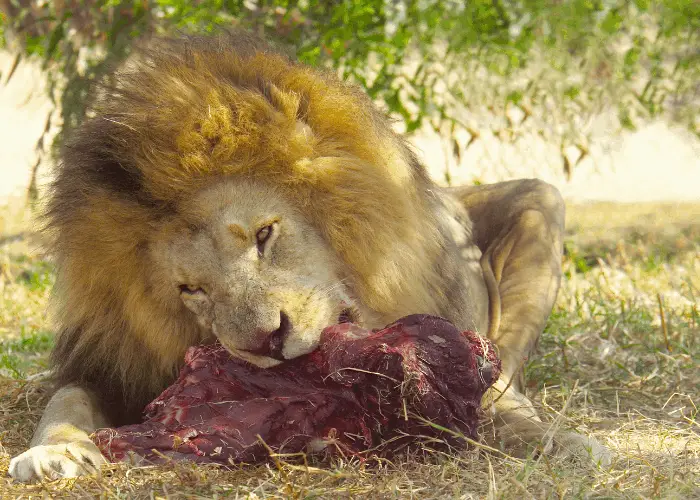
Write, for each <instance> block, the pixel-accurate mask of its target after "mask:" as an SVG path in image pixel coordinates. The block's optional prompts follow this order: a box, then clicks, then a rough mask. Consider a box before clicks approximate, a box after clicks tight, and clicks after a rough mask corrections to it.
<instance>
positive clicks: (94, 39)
mask: <svg viewBox="0 0 700 500" xmlns="http://www.w3.org/2000/svg"><path fill="white" fill-rule="evenodd" d="M0 11H4V16H3V17H2V19H1V20H0V29H2V32H0V44H2V43H4V44H5V45H6V46H8V47H9V48H11V49H13V50H16V51H17V53H18V57H27V56H33V57H37V58H40V59H41V60H42V61H43V64H44V67H45V68H47V69H50V70H51V71H49V72H47V78H48V80H49V84H50V85H49V92H50V94H51V96H52V97H53V98H54V99H55V103H56V108H57V111H58V113H59V114H60V120H59V122H60V123H61V124H62V125H61V127H62V132H63V134H69V133H70V131H71V130H72V129H73V128H74V127H75V126H76V125H77V124H78V123H80V121H81V119H82V118H83V116H84V114H85V112H86V106H87V96H88V95H89V93H90V91H91V90H92V88H93V87H94V85H95V82H97V81H99V80H101V79H102V78H103V77H104V76H105V74H106V72H107V71H108V70H109V69H110V68H111V67H112V66H113V64H114V63H117V62H119V61H121V60H123V58H124V57H125V56H126V55H127V54H128V53H129V51H130V50H131V49H132V47H133V45H134V43H136V41H137V40H139V39H143V38H146V37H148V36H151V35H153V34H163V33H173V32H175V31H180V32H199V33H201V32H208V31H214V30H215V29H218V28H243V29H249V30H252V31H254V32H256V33H260V34H262V35H264V36H265V37H267V38H269V39H271V40H273V41H275V42H277V43H278V44H279V45H281V46H282V47H285V48H287V49H288V50H289V51H290V52H292V53H294V54H295V55H296V56H297V57H298V58H299V59H301V60H302V61H304V62H307V63H309V64H312V65H316V66H324V67H328V68H333V69H335V70H336V71H337V72H338V73H339V74H340V75H341V76H342V77H343V78H345V79H349V80H354V81H356V82H358V83H359V84H360V85H362V86H363V87H364V88H365V90H366V91H367V92H368V93H369V94H370V95H371V96H372V97H373V98H375V99H376V101H377V102H379V103H380V104H381V105H383V106H385V107H386V108H387V111H388V112H389V113H391V114H392V115H394V116H395V117H396V118H398V119H399V120H400V121H401V122H402V123H403V126H404V129H405V130H406V131H408V132H412V131H414V130H416V129H418V128H419V127H421V126H423V125H427V126H432V127H434V128H435V129H436V130H439V131H442V132H443V133H453V132H454V131H455V130H456V129H462V130H466V131H467V132H468V133H469V134H470V136H471V137H472V138H473V139H474V138H477V137H478V135H479V130H478V129H479V127H480V126H481V124H480V123H477V124H476V128H475V124H474V123H468V122H465V121H464V115H465V113H464V112H465V110H466V111H467V112H468V114H469V115H478V113H479V112H480V111H481V110H482V108H484V107H486V108H488V110H489V111H490V112H491V113H493V114H495V115H496V116H497V117H498V118H499V119H501V120H502V121H503V122H504V123H503V124H501V125H499V126H498V130H495V131H494V132H495V133H497V134H498V136H499V137H502V138H503V140H510V139H512V138H513V136H514V135H516V136H517V134H518V133H520V129H521V128H522V125H523V124H525V122H527V124H528V126H530V127H531V128H532V129H533V130H536V131H538V132H539V133H541V134H543V135H552V138H553V139H554V140H556V141H560V142H562V146H563V147H566V146H575V147H577V148H578V149H579V150H580V152H581V155H582V156H585V155H586V154H587V146H586V141H585V138H586V130H585V129H586V127H585V125H584V124H585V123H586V120H587V118H588V117H589V116H592V115H594V114H595V113H597V112H599V111H600V110H602V109H606V108H609V107H613V108H615V107H616V108H618V116H619V125H620V126H622V127H634V126H635V125H636V124H637V123H638V122H639V121H640V120H644V119H647V118H650V117H655V116H659V115H662V114H663V115H664V116H665V117H667V118H668V119H670V120H675V121H677V122H679V123H682V124H683V125H685V126H686V127H688V128H689V129H690V130H692V131H694V132H695V133H696V134H697V133H700V130H699V129H698V127H699V126H700V123H699V122H698V121H697V116H698V104H699V103H698V101H697V92H696V84H697V81H698V79H699V78H700V64H698V63H699V62H700V55H699V53H698V51H697V46H698V43H700V3H698V2H697V1H695V0H634V1H630V0H564V1H561V2H550V1H545V0H520V1H517V2H514V1H491V0H488V1H486V0H478V1H470V2H462V1H456V0H427V1H426V0H403V1H395V2H394V1H386V0H364V1H361V2H359V1H354V0H343V1H329V0H324V1H320V2H311V1H308V0H301V1H297V0H264V1H263V0H257V1H256V0H199V1H197V2H191V1H188V0H154V1H148V2H142V1H134V0H73V1H61V2H58V1H57V2H33V1H32V2H30V1H29V0H11V1H10V0H4V1H0ZM18 60H19V59H18ZM9 73H10V74H9V75H7V77H8V78H9V76H11V73H12V70H10V71H9ZM514 110H515V115H517V116H516V117H515V118H514V115H513V111H514ZM56 118H57V117H53V120H54V121H56ZM555 131H556V132H555ZM63 134H59V135H58V137H57V142H56V143H57V144H58V143H60V141H61V139H62V135H63ZM471 142H472V140H471V139H470V141H469V143H471ZM465 147H468V143H467V144H455V149H456V151H457V153H459V148H465ZM565 168H570V167H568V166H565Z"/></svg>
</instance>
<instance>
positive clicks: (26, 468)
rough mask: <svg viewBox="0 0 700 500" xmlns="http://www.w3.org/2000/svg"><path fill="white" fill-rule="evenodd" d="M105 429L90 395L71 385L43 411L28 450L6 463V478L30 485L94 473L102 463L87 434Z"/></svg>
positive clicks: (93, 397)
mask: <svg viewBox="0 0 700 500" xmlns="http://www.w3.org/2000/svg"><path fill="white" fill-rule="evenodd" d="M107 425H108V423H107V420H106V419H105V417H104V416H103V414H102V412H101V411H100V409H99V406H98V403H97V399H96V397H95V395H94V394H92V393H91V392H89V391H87V390H86V389H83V388H82V387H79V386H74V385H73V386H66V387H63V388H61V389H59V390H58V391H57V392H56V394H54V396H53V397H52V398H51V400H50V401H49V404H48V405H47V406H46V409H45V410H44V415H43V416H42V418H41V421H40V422H39V426H38V427H37V430H36V431H35V433H34V437H33V438H32V441H31V444H30V446H31V447H30V448H29V449H28V450H27V451H25V452H24V453H22V454H21V455H18V456H16V457H15V458H13V459H12V460H11V461H10V468H9V473H10V475H11V476H12V477H13V478H14V479H15V480H17V481H22V482H30V481H35V480H42V479H56V478H59V477H75V476H80V475H83V474H90V473H93V472H96V471H97V470H98V469H99V466H100V464H102V463H104V462H105V459H104V458H103V456H102V454H101V453H100V450H99V449H98V448H97V446H95V444H94V443H93V442H92V440H91V439H90V433H92V432H93V431H95V430H96V429H98V428H100V427H106V426H107Z"/></svg>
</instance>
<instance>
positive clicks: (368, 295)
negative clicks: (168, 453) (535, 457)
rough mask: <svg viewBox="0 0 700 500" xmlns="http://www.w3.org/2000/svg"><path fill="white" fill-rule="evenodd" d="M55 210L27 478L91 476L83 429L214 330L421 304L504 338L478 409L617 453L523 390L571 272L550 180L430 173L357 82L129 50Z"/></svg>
mask: <svg viewBox="0 0 700 500" xmlns="http://www.w3.org/2000/svg"><path fill="white" fill-rule="evenodd" d="M46 215H47V230H48V233H49V235H50V236H51V238H52V239H51V244H50V250H51V251H52V253H53V255H54V257H55V261H56V267H57V281H56V288H55V301H56V304H55V305H56V309H57V319H58V323H59V324H58V330H59V333H58V337H57V341H56V347H55V349H54V351H53V354H52V362H53V369H54V376H55V380H56V381H57V383H58V384H59V386H60V389H59V390H58V391H57V392H56V393H55V395H54V396H53V397H52V398H51V400H50V401H49V403H48V406H47V408H46V411H45V413H44V416H43V418H42V419H41V422H40V423H39V427H38V429H37V431H36V434H35V436H34V438H33V440H32V443H31V446H32V447H31V448H30V449H29V450H28V451H26V452H24V453H22V454H21V455H19V456H17V457H15V458H14V459H13V460H12V462H11V464H10V474H11V475H12V476H13V477H14V478H16V479H18V480H20V481H30V480H33V479H41V478H43V477H55V476H75V475H80V474H83V473H86V472H91V471H94V470H95V468H96V467H97V466H98V465H99V464H100V463H101V462H102V461H103V458H102V456H101V455H100V453H99V451H98V450H97V448H96V447H95V446H94V445H93V444H92V442H91V441H90V438H89V434H90V433H91V432H93V431H94V430H95V429H96V428H99V427H103V426H108V425H121V424H126V423H134V422H136V421H138V420H139V418H140V412H141V410H142V408H143V407H144V405H145V404H146V403H148V402H149V401H150V400H151V399H152V398H153V397H155V396H156V395H157V394H159V393H160V392H161V391H162V390H163V389H164V388H165V387H166V386H167V385H169V384H170V383H171V382H172V381H173V380H174V378H175V375H176V373H177V370H178V368H179V366H180V365H181V363H182V360H183V355H184V352H185V350H186V349H187V347H188V346H191V345H194V344H198V343H202V342H211V341H213V340H214V339H216V338H218V339H219V341H220V342H221V343H222V344H223V345H224V346H226V347H227V348H228V349H229V350H230V351H231V352H232V353H234V354H236V355H238V356H240V357H242V358H244V359H246V360H249V361H251V362H253V363H256V364H258V365H262V366H272V365H274V364H277V363H279V362H280V361H281V360H284V359H290V358H294V357H296V356H299V355H302V354H305V353H308V352H310V351H312V350H313V349H314V347H315V346H316V344H317V342H318V339H319V334H320V332H321V330H322V329H323V328H324V327H325V326H327V325H329V324H333V323H336V322H337V321H338V320H339V318H342V319H350V320H352V321H355V322H358V323H360V324H362V325H365V326H367V327H371V328H375V327H381V326H384V325H386V324H388V323H390V322H392V321H394V320H396V319H397V318H399V317H401V316H405V315H409V314H413V313H429V314H434V315H439V316H443V317H445V318H447V319H449V320H450V321H452V322H453V323H455V324H456V325H457V326H458V327H459V328H461V329H472V330H476V331H479V332H483V333H485V334H487V335H488V336H489V338H491V339H493V340H494V341H495V343H496V344H497V345H498V347H499V349H500V355H501V358H502V360H503V374H502V378H501V380H499V382H498V383H497V384H496V386H495V387H494V388H493V390H492V391H491V393H490V394H489V395H487V397H486V400H485V401H484V405H485V407H489V408H491V409H492V410H493V415H494V419H495V422H496V425H497V427H498V429H499V435H500V436H501V439H502V440H505V441H506V442H507V444H513V443H514V442H515V441H516V439H517V440H520V439H523V440H524V441H525V442H527V443H534V444H537V443H543V444H551V443H552V441H553V442H554V444H555V446H556V445H559V446H558V448H567V449H569V450H571V451H584V450H588V451H589V452H591V453H592V455H593V458H595V459H603V460H605V459H606V458H607V452H606V450H605V448H603V447H602V446H600V445H599V444H598V443H597V442H596V441H595V440H592V439H588V438H585V437H583V436H580V435H578V434H574V433H571V432H558V433H556V434H554V439H552V437H551V436H550V435H549V434H548V430H549V429H548V427H547V426H545V425H544V424H543V423H542V422H541V421H540V419H539V418H538V417H537V415H536V413H535V411H534V409H533V406H532V404H531V403H530V401H529V400H528V399H527V398H526V397H525V396H523V395H522V392H521V391H522V389H523V387H522V382H521V374H522V366H523V363H524V361H525V360H526V359H527V356H528V355H529V354H530V352H531V351H532V349H533V348H534V347H535V345H536V343H537V340H538V337H539V336H540V333H541V332H542V329H543V327H544V324H545V321H546V319H547V316H548V315H549V313H550V311H551V308H552V305H553V302H554V299H555V296H556V293H557V289H558V287H559V282H560V276H561V270H560V259H561V251H562V231H563V225H564V203H563V202H562V199H561V197H560V195H559V193H558V192H557V191H556V190H555V189H554V188H553V187H551V186H549V185H548V184H545V183H543V182H540V181H537V180H523V181H513V182H504V183H500V184H494V185H488V186H479V187H465V188H459V189H443V188H440V187H438V186H437V185H435V184H434V183H433V182H431V180H430V179H429V177H428V175H427V174H426V172H425V170H424V168H423V166H422V165H421V164H420V162H419V160H418V159H417V158H416V156H415V154H414V153H413V152H412V151H411V149H410V148H409V147H408V146H407V144H406V143H405V142H404V140H403V139H401V138H400V137H399V136H397V135H396V134H395V133H393V132H392V130H391V128H390V125H389V122H388V120H387V119H386V118H385V117H384V116H383V115H382V114H381V113H380V112H379V111H378V110H377V109H375V107H374V106H373V104H372V102H371V101H370V100H369V99H368V97H367V96H365V95H364V94H363V93H362V92H361V91H360V90H359V89H358V88H356V87H354V86H351V85H347V84H345V83H342V82H340V81H338V79H336V78H335V77H334V76H332V75H329V74H325V73H321V72H319V71H318V70H315V69H311V68H308V67H305V66H303V65H300V64H298V63H295V62H293V61H290V60H289V59H288V58H286V57H285V56H283V55H281V54H279V53H277V52H275V51H273V50H272V49H270V48H269V47H268V46H267V45H265V44H264V43H262V42H260V41H258V40H257V39H254V38H252V37H250V36H248V35H244V34H224V35H218V36H217V37H180V38H177V39H159V40H156V41H153V42H151V43H149V44H148V45H147V46H145V47H143V48H142V49H141V50H139V51H138V52H137V53H136V55H135V56H134V57H132V58H131V60H130V61H129V63H128V64H126V65H124V67H123V68H122V69H121V70H119V71H117V72H116V73H115V75H113V77H112V78H111V79H109V84H107V85H105V86H104V88H103V89H102V90H101V93H100V94H99V95H98V96H97V99H96V101H95V103H94V105H93V106H92V110H91V116H90V118H89V119H87V120H86V121H85V122H84V123H83V125H82V127H81V128H80V130H79V131H78V132H77V133H76V134H75V136H74V137H73V138H72V140H71V141H70V143H69V144H67V145H66V147H65V148H64V151H63V154H62V161H61V162H60V166H59V167H58V170H57V175H56V179H55V182H54V184H53V186H52V190H51V193H50V196H49V202H48V209H47V213H46Z"/></svg>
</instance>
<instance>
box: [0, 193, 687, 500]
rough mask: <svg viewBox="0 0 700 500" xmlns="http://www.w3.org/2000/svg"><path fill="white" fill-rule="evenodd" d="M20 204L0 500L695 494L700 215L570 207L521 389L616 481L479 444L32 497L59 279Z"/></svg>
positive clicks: (6, 254) (8, 298)
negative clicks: (599, 446) (16, 465)
mask: <svg viewBox="0 0 700 500" xmlns="http://www.w3.org/2000/svg"><path fill="white" fill-rule="evenodd" d="M17 206H18V205H17V204H14V205H13V207H14V208H13V209H12V210H10V209H4V210H3V211H1V212H0V498H20V497H30V496H34V497H38V496H54V497H61V496H98V495H99V496H102V497H105V498H127V497H128V498H154V497H178V498H180V497H187V498H193V497H195V498H202V497H204V498H209V497H214V496H217V497H222V496H232V497H246V498H261V497H284V498H289V497H292V498H307V497H322V498H339V497H361V498H398V497H401V498H404V497H406V498H421V499H423V498H518V499H520V498H679V499H680V498H684V499H685V498H692V497H695V498H700V435H699V433H698V431H699V427H698V420H697V419H698V409H697V406H696V405H697V404H698V403H699V401H700V390H699V388H700V370H698V369H697V366H698V363H699V362H700V335H698V333H700V312H699V311H698V297H700V258H699V257H700V204H681V205H659V204H653V205H651V204H635V205H615V204H593V205H576V206H569V207H568V214H567V225H568V231H567V238H566V250H567V251H566V255H565V257H564V260H563V266H564V270H565V279H564V282H563V285H562V290H561V292H560V295H559V298H558V301H557V304H556V307H555V310H554V312H553V314H552V316H551V318H550V321H549V323H548V325H547V329H546V332H545V334H544V335H543V337H542V340H541V342H540V345H539V347H538V354H537V356H534V357H533V358H532V361H531V363H530V364H529V366H528V367H527V380H528V391H529V394H530V396H531V397H532V398H533V399H534V400H535V401H537V403H538V404H539V405H541V407H542V409H543V413H544V414H545V415H546V416H547V418H548V419H549V420H551V421H552V423H553V425H556V426H558V425H566V426H570V427H573V428H575V429H578V430H579V431H580V432H584V433H587V434H592V435H595V436H596V437H597V438H598V439H600V440H601V441H602V442H603V443H605V444H606V445H608V446H609V447H611V448H612V449H613V450H614V451H615V452H616V453H617V458H616V460H615V463H614V464H613V466H612V468H611V469H601V468H597V467H595V466H591V465H589V464H586V463H580V462H575V461H572V460H567V459H560V458H552V457H546V456H540V457H539V458H530V459H516V458H512V457H510V456H508V455H505V454H502V453H495V452H490V451H485V450H483V449H479V448H476V449H472V450H470V451H463V452H455V453H453V454H441V453H436V452H431V451H430V450H427V451H426V453H425V454H424V455H423V456H421V457H406V458H402V459H399V460H395V461H393V462H391V463H390V462H383V463H380V464H379V465H377V464H375V465H374V466H369V465H362V464H359V463H357V462H355V461H353V460H338V461H337V462H336V463H334V464H330V465H328V464H325V465H324V464H317V463H310V464H309V465H303V462H300V460H298V459H296V460H292V459H290V458H288V457H277V458H276V459H275V460H274V461H272V463H271V464H270V465H267V466H258V467H252V466H251V467H248V466H245V467H243V466H242V467H240V468H239V469H236V470H233V471H222V470H216V469H213V468H204V467H194V466H190V465H172V466H167V467H158V468H149V467H141V468H133V469H131V470H128V469H127V468H126V467H124V466H110V467H109V468H108V469H106V470H104V471H103V473H102V476H101V477H89V478H81V479H78V480H75V479H69V480H61V481H56V482H52V483H46V484H39V485H28V486H26V485H16V484H13V483H12V482H11V481H10V479H9V478H7V477H6V472H7V466H8V463H9V460H10V457H11V456H14V455H15V454H17V453H18V452H21V451H23V450H24V449H25V448H26V447H27V444H28V443H29V439H30V437H31V433H32V431H33V428H34V426H35V424H36V422H37V421H38V419H39V416H40V415H41V411H42V408H43V405H44V404H45V403H46V387H45V385H44V382H42V380H41V378H37V377H34V378H33V377H32V375H35V374H38V373H41V372H42V371H44V370H45V369H46V366H47V365H46V359H47V353H48V351H49V349H50V348H51V345H52V342H53V337H52V330H51V323H50V319H49V318H48V317H47V302H48V298H49V295H50V290H51V285H52V282H53V272H52V266H51V264H50V260H49V259H48V258H47V257H45V256H42V255H41V253H40V252H38V251H36V250H33V249H32V248H33V244H34V240H33V238H32V236H31V232H29V234H27V235H24V236H22V237H19V238H9V237H10V236H11V235H17V234H19V233H20V232H22V231H30V230H31V228H30V227H29V226H28V225H27V220H28V219H27V217H26V215H25V213H24V212H23V211H22V210H20V209H18V208H17Z"/></svg>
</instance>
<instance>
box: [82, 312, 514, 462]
mask: <svg viewBox="0 0 700 500" xmlns="http://www.w3.org/2000/svg"><path fill="white" fill-rule="evenodd" d="M499 373H500V360H499V359H498V357H497V354H496V352H495V350H494V347H493V345H492V344H491V343H490V342H489V341H488V340H486V339H484V338H482V337H480V336H479V335H478V334H476V333H474V332H460V331H459V330H457V329H456V328H455V327H454V325H452V324H451V323H449V322H448V321H446V320H444V319H441V318H438V317H434V316H426V315H413V316H408V317H405V318H403V319H401V320H399V321H397V322H395V323H393V324H391V325H389V326H387V327H386V328H385V329H383V330H381V331H376V332H371V331H368V330H364V329H362V328H360V327H358V326H357V325H354V324H351V323H342V324H338V325H333V326H330V327H328V328H326V329H325V330H324V331H323V334H322V337H321V343H320V345H319V347H318V349H317V350H316V351H314V352H312V353H310V354H308V355H306V356H303V357H300V358H297V359H293V360H290V361H286V362H284V363H282V364H281V365H279V366H277V367H274V368H267V369H262V368H257V367H255V366H253V365H251V364H249V363H246V362H245V361H242V360H239V359H236V358H232V357H231V356H230V354H229V353H228V352H227V351H226V350H225V349H224V348H223V347H221V346H219V345H215V346H208V347H192V348H190V349H189V350H188V351H187V354H186V357H185V366H184V367H183V368H182V370H181V372H180V376H179V378H178V379H177V381H176V382H175V383H174V384H173V385H172V386H170V387H168V388H167V389H166V390H165V391H164V392H163V393H162V394H161V395H160V396H159V397H158V398H156V399H155V400H154V401H153V402H151V403H150V404H149V405H148V406H147V407H146V410H145V421H144V422H143V423H141V424H136V425H127V426H124V427H119V428H116V429H101V430H99V431H97V432H96V433H95V434H94V435H93V439H94V441H95V443H96V444H97V446H98V447H99V448H100V449H101V450H102V453H103V454H104V456H105V457H106V458H107V459H108V460H111V461H115V462H116V461H122V460H127V459H129V458H130V457H129V453H130V452H133V453H135V454H136V455H138V456H140V457H142V458H145V459H146V460H148V461H150V462H152V463H162V462H165V461H168V460H171V459H174V460H191V461H194V462H202V463H220V464H235V463H241V462H245V463H254V462H262V461H265V460H268V459H269V451H268V448H267V447H266V445H267V446H268V447H270V448H272V449H273V450H275V451H276V452H279V453H296V452H306V453H317V452H323V453H326V454H328V453H330V454H332V453H337V452H339V451H340V452H342V453H344V454H362V453H363V452H366V451H367V450H370V449H371V450H372V453H373V454H375V455H382V456H390V455H391V454H392V453H395V452H397V451H398V450H399V449H404V448H405V447H406V446H411V445H415V444H417V443H418V442H419V440H420V439H422V438H419V437H418V436H422V437H423V438H424V437H425V436H428V437H436V438H439V439H441V440H443V441H444V443H446V444H449V445H451V446H457V447H462V446H465V445H466V443H465V441H464V440H462V439H459V438H456V437H455V436H454V435H453V434H452V433H449V432H445V431H444V430H441V429H440V428H439V427H438V426H440V427H443V428H447V429H450V430H452V431H456V432H458V433H461V434H463V435H465V436H467V437H469V438H472V439H476V438H477V437H478V436H477V426H478V420H479V414H480V406H481V405H480V402H481V397H482V395H483V394H484V392H485V391H486V389H488V387H489V386H490V385H491V384H493V383H494V382H495V381H496V379H497V378H498V375H499ZM425 420H427V421H430V422H432V423H434V424H437V426H431V425H426V422H425ZM263 442H264V443H265V444H263ZM431 446H435V444H434V442H433V443H431Z"/></svg>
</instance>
